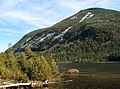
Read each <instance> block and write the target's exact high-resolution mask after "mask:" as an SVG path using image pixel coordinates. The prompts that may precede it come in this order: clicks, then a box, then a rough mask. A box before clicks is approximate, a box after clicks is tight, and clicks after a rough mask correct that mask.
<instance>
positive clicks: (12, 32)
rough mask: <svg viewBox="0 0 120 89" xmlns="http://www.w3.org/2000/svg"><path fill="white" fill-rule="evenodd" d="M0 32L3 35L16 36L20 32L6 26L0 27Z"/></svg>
mask: <svg viewBox="0 0 120 89" xmlns="http://www.w3.org/2000/svg"><path fill="white" fill-rule="evenodd" d="M0 33H2V34H5V35H9V36H17V35H19V34H21V32H19V31H15V30H12V29H8V28H6V29H5V28H0Z"/></svg>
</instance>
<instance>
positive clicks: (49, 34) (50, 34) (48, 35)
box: [39, 32, 55, 42]
mask: <svg viewBox="0 0 120 89" xmlns="http://www.w3.org/2000/svg"><path fill="white" fill-rule="evenodd" d="M54 34H55V32H54V33H48V34H47V35H46V36H45V37H43V38H41V39H40V41H39V42H41V41H43V40H45V39H46V38H49V37H51V36H52V35H54Z"/></svg>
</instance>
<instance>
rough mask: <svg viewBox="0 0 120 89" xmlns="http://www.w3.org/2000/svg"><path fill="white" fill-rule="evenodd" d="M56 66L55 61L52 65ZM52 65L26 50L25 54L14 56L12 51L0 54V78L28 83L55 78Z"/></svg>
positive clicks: (28, 49)
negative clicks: (29, 81)
mask: <svg viewBox="0 0 120 89" xmlns="http://www.w3.org/2000/svg"><path fill="white" fill-rule="evenodd" d="M52 64H54V66H56V63H55V61H54V62H53V63H52ZM52 68H53V67H52ZM52 68H51V64H49V63H48V61H47V60H46V59H45V58H44V57H43V56H38V55H36V54H35V53H34V52H32V51H31V49H30V48H26V49H25V52H21V53H18V54H16V56H14V55H13V52H12V49H10V50H8V51H7V52H6V53H1V54H0V78H1V79H14V80H17V81H23V82H26V81H28V79H32V80H45V79H51V78H53V77H55V76H51V75H55V73H57V71H58V69H57V67H55V69H56V72H53V70H51V69H52Z"/></svg>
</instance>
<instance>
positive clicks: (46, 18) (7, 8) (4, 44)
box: [0, 0, 120, 52]
mask: <svg viewBox="0 0 120 89" xmlns="http://www.w3.org/2000/svg"><path fill="white" fill-rule="evenodd" d="M92 7H101V8H107V9H113V10H119V11H120V0H0V52H1V51H5V50H6V49H7V48H8V43H12V44H13V45H14V44H15V43H16V42H17V41H19V40H20V39H21V38H22V37H23V36H24V35H25V34H26V33H28V32H30V31H33V30H35V29H39V28H44V27H49V26H51V25H53V24H55V23H57V22H59V21H61V20H63V19H65V18H66V17H69V16H71V15H73V14H75V13H77V12H78V11H80V10H82V9H87V8H92Z"/></svg>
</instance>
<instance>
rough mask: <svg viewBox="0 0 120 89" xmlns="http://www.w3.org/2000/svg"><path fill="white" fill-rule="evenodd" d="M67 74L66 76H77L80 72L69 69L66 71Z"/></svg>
mask: <svg viewBox="0 0 120 89" xmlns="http://www.w3.org/2000/svg"><path fill="white" fill-rule="evenodd" d="M67 73H68V74H79V73H80V72H79V70H78V69H69V70H68V71H67Z"/></svg>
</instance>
